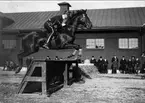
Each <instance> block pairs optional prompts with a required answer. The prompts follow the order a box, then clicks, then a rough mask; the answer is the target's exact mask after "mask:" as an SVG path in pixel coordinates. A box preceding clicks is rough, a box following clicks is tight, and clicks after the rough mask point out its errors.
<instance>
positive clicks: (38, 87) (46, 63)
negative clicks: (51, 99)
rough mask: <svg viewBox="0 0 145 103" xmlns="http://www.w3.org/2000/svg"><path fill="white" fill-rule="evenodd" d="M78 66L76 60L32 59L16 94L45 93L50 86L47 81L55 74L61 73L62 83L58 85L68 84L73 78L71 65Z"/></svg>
mask: <svg viewBox="0 0 145 103" xmlns="http://www.w3.org/2000/svg"><path fill="white" fill-rule="evenodd" d="M72 64H75V67H76V68H78V61H77V60H34V61H33V62H32V63H31V64H30V66H29V68H28V70H27V72H26V74H25V76H24V78H23V80H22V81H21V84H20V87H19V89H18V94H36V93H39V94H42V95H47V94H48V90H50V89H51V88H52V87H50V85H49V82H50V80H51V78H52V77H54V76H55V75H57V76H58V75H61V73H62V75H63V83H62V84H61V85H60V86H68V85H69V81H71V80H72V79H74V78H75V77H74V75H73V67H72Z"/></svg>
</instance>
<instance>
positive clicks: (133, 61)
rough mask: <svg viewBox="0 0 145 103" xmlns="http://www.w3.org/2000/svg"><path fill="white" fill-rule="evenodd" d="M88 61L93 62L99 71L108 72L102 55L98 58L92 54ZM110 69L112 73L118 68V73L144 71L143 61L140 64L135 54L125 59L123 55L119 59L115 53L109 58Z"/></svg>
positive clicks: (106, 61)
mask: <svg viewBox="0 0 145 103" xmlns="http://www.w3.org/2000/svg"><path fill="white" fill-rule="evenodd" d="M90 63H93V64H94V65H95V66H96V67H97V68H98V71H99V72H100V73H108V68H109V67H108V64H109V62H108V60H107V59H103V58H102V56H100V58H99V59H98V60H96V59H95V57H94V56H92V58H91V59H90ZM110 63H111V67H110V68H111V70H112V73H113V74H116V73H117V70H119V72H120V73H124V74H127V73H128V74H138V73H144V72H145V63H144V64H143V65H142V66H141V61H140V60H139V58H135V56H131V57H130V58H129V59H126V58H125V56H122V58H121V59H120V60H119V59H118V57H117V56H116V55H114V56H113V57H112V59H111V62H110Z"/></svg>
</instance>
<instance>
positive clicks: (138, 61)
mask: <svg viewBox="0 0 145 103" xmlns="http://www.w3.org/2000/svg"><path fill="white" fill-rule="evenodd" d="M139 70H140V60H139V59H138V58H136V66H135V73H137V74H138V73H139Z"/></svg>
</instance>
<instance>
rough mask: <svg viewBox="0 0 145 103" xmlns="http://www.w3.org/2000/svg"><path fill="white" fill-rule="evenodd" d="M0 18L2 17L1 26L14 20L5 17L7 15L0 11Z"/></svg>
mask: <svg viewBox="0 0 145 103" xmlns="http://www.w3.org/2000/svg"><path fill="white" fill-rule="evenodd" d="M0 18H2V20H3V24H4V25H3V27H5V26H6V25H10V24H12V23H14V21H13V20H12V19H11V18H9V17H7V15H5V14H4V13H2V12H0Z"/></svg>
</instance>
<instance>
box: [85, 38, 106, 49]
mask: <svg viewBox="0 0 145 103" xmlns="http://www.w3.org/2000/svg"><path fill="white" fill-rule="evenodd" d="M86 48H87V49H104V39H87V40H86Z"/></svg>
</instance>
